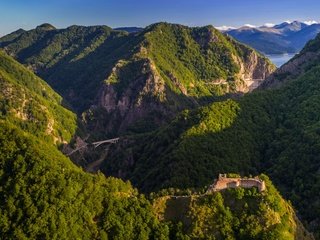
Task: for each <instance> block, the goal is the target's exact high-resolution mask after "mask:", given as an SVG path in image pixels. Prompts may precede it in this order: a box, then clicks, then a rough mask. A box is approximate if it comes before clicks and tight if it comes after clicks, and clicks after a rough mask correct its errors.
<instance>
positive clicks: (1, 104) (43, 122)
mask: <svg viewBox="0 0 320 240" xmlns="http://www.w3.org/2000/svg"><path fill="white" fill-rule="evenodd" d="M0 119H6V120H8V121H10V122H13V123H15V124H16V125H18V126H19V127H21V128H22V129H24V130H25V131H28V132H31V133H33V134H34V135H36V136H38V137H42V138H45V139H47V140H49V141H54V142H55V143H62V142H64V143H65V142H67V141H69V140H70V139H71V138H72V136H73V135H74V134H75V131H76V116H75V115H74V114H73V113H71V112H70V111H68V110H67V109H65V108H64V107H63V106H62V98H61V97H60V96H59V95H58V94H56V93H55V92H54V91H53V90H52V89H51V88H50V87H49V86H48V85H47V83H45V82H44V81H43V80H41V79H40V78H39V77H37V76H36V75H35V74H33V73H32V72H31V71H29V70H27V69H26V68H25V67H23V66H22V65H20V64H19V63H17V62H16V61H15V60H13V59H12V58H11V57H9V56H7V55H6V54H5V53H4V52H2V51H0Z"/></svg>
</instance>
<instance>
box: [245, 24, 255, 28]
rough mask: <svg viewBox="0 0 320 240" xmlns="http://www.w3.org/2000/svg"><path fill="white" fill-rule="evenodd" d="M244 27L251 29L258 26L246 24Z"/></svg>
mask: <svg viewBox="0 0 320 240" xmlns="http://www.w3.org/2000/svg"><path fill="white" fill-rule="evenodd" d="M244 27H249V28H256V27H257V26H255V25H252V24H245V25H244Z"/></svg>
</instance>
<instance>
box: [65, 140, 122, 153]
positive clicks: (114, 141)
mask: <svg viewBox="0 0 320 240" xmlns="http://www.w3.org/2000/svg"><path fill="white" fill-rule="evenodd" d="M119 139H120V138H111V139H107V140H102V141H98V142H93V143H86V142H84V143H83V145H81V146H79V147H77V148H76V149H74V150H72V151H71V152H70V153H68V154H66V155H67V156H71V155H72V154H74V153H75V152H78V151H79V150H80V149H82V148H85V147H87V146H89V145H92V146H93V147H94V148H97V147H99V146H100V145H102V144H106V143H110V144H115V143H117V142H118V141H119Z"/></svg>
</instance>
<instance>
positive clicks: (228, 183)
mask: <svg viewBox="0 0 320 240" xmlns="http://www.w3.org/2000/svg"><path fill="white" fill-rule="evenodd" d="M240 187H241V188H253V187H256V188H258V190H259V192H262V191H264V190H265V188H266V186H265V182H264V181H263V180H261V179H259V178H258V177H255V178H228V177H227V176H226V175H225V174H219V178H218V179H217V180H216V181H215V182H214V184H213V185H211V186H210V187H209V189H208V192H214V191H221V190H224V189H228V188H240Z"/></svg>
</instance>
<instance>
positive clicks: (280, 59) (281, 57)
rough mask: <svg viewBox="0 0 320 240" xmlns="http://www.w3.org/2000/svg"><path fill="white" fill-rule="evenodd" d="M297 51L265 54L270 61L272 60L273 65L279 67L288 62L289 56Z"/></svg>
mask: <svg viewBox="0 0 320 240" xmlns="http://www.w3.org/2000/svg"><path fill="white" fill-rule="evenodd" d="M296 54H297V53H285V54H272V55H266V56H267V57H268V58H269V59H270V60H271V62H273V64H274V65H276V66H277V67H281V66H282V65H283V64H285V63H286V62H288V61H289V60H290V59H291V58H293V57H294V55H296Z"/></svg>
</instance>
